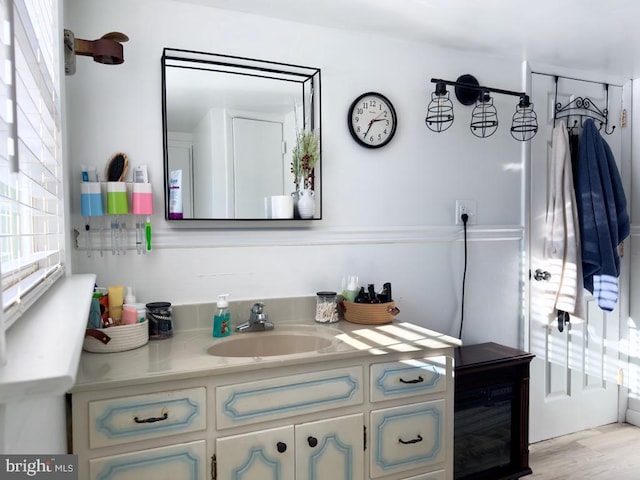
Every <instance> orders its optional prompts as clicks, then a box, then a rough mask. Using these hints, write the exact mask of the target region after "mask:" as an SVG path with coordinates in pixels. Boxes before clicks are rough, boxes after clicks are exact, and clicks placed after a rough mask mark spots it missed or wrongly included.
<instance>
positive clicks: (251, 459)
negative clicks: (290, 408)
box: [216, 425, 295, 480]
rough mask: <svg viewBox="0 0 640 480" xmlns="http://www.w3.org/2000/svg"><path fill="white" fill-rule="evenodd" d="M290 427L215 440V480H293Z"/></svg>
mask: <svg viewBox="0 0 640 480" xmlns="http://www.w3.org/2000/svg"><path fill="white" fill-rule="evenodd" d="M293 432H294V430H293V426H292V425H291V426H286V427H280V428H272V429H269V430H261V431H259V432H250V433H246V434H243V435H233V436H230V437H222V438H218V439H217V440H216V460H217V472H218V475H217V477H216V478H219V479H221V480H223V479H224V480H294V450H295V445H294V437H293V435H294V433H293Z"/></svg>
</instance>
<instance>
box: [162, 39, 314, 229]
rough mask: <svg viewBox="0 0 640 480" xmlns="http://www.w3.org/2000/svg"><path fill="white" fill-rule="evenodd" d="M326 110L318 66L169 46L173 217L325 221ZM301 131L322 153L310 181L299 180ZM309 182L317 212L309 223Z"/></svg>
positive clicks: (166, 107) (167, 155) (165, 65)
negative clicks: (295, 164) (303, 203)
mask: <svg viewBox="0 0 640 480" xmlns="http://www.w3.org/2000/svg"><path fill="white" fill-rule="evenodd" d="M320 106H321V99H320V69H318V68H312V67H304V66H299V65H290V64H285V63H277V62H270V61H264V60H257V59H251V58H244V57H235V56H230V55H221V54H213V53H205V52H196V51H190V50H179V49H172V48H165V49H164V51H163V55H162V115H163V140H164V175H165V218H166V219H168V220H273V219H277V220H299V219H320V218H322V184H321V183H322V180H321V179H322V175H321V172H322V158H321V157H322V151H321V141H320V126H321V108H320ZM301 133H306V134H307V137H306V138H309V137H308V135H311V136H312V137H314V139H315V142H316V144H315V145H316V147H317V148H316V154H317V155H316V157H317V158H316V160H317V162H316V163H315V165H314V166H313V167H312V169H311V171H307V172H305V174H306V175H308V177H309V179H310V181H309V182H301V181H300V178H297V181H296V177H295V176H294V174H293V173H292V170H293V168H292V159H293V155H294V153H295V149H296V146H297V142H298V141H299V139H300V138H301V137H300V135H301ZM300 150H301V146H299V145H298V151H300ZM302 184H304V185H305V186H307V187H310V188H309V189H310V190H312V193H311V199H312V200H313V202H312V207H313V208H312V209H311V213H309V210H308V209H305V210H304V212H305V213H304V214H303V216H302V217H301V216H300V213H299V210H298V208H297V198H298V197H302V196H304V195H307V196H308V193H306V192H302V193H299V192H297V191H296V189H297V188H300V189H301V188H302ZM176 190H177V191H176ZM306 200H307V201H308V199H306Z"/></svg>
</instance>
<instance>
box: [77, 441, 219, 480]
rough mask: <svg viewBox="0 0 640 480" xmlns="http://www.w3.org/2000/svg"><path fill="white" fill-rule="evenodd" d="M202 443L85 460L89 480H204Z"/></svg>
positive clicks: (204, 464) (205, 466)
mask: <svg viewBox="0 0 640 480" xmlns="http://www.w3.org/2000/svg"><path fill="white" fill-rule="evenodd" d="M207 465H208V462H207V448H206V442H205V441H204V440H199V441H197V442H190V443H182V444H177V445H171V446H169V447H160V448H152V449H149V450H140V451H138V452H133V453H124V454H121V455H113V456H110V457H102V458H96V459H93V460H89V480H107V479H108V480H132V479H147V478H149V479H151V478H153V479H166V480H169V479H171V480H173V479H181V480H202V479H203V478H206V477H205V475H206V469H207Z"/></svg>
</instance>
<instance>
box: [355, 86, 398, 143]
mask: <svg viewBox="0 0 640 480" xmlns="http://www.w3.org/2000/svg"><path fill="white" fill-rule="evenodd" d="M347 123H348V125H349V132H350V133H351V136H352V137H353V139H354V140H355V141H356V142H358V143H359V144H360V145H362V146H363V147H367V148H380V147H384V146H385V145H386V144H387V143H389V142H390V141H391V139H392V138H393V136H394V135H395V133H396V127H397V126H398V119H397V117H396V111H395V109H394V108H393V104H392V103H391V102H390V101H389V99H388V98H387V97H385V96H384V95H382V94H380V93H377V92H367V93H363V94H362V95H360V96H359V97H358V98H356V99H355V100H354V101H353V103H352V104H351V106H350V107H349V112H348V116H347Z"/></svg>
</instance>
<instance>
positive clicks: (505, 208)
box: [65, 0, 523, 346]
mask: <svg viewBox="0 0 640 480" xmlns="http://www.w3.org/2000/svg"><path fill="white" fill-rule="evenodd" d="M66 10H67V21H66V25H65V27H66V28H69V29H71V30H73V31H74V32H75V35H76V37H79V38H96V37H99V36H100V35H102V34H104V33H106V32H109V31H114V30H115V31H122V32H124V33H126V34H127V35H128V36H129V37H130V41H129V42H128V43H126V44H125V45H124V55H125V63H124V64H122V65H119V66H105V65H99V64H96V63H94V62H92V61H91V60H90V59H88V58H78V62H77V72H76V74H75V75H74V76H72V77H67V95H68V112H67V115H68V118H69V126H70V129H71V131H70V149H71V150H70V154H71V161H72V169H71V172H70V178H71V179H72V181H73V184H72V186H71V189H72V194H73V198H72V202H73V203H72V206H71V209H72V212H73V214H74V218H73V224H74V225H75V226H76V228H78V229H80V227H81V225H82V222H81V219H80V218H79V214H78V212H79V210H80V207H79V186H78V184H77V183H78V180H79V179H80V165H81V164H87V163H89V164H95V165H97V166H98V171H102V170H103V169H104V166H105V164H106V162H107V160H108V159H109V158H110V157H111V156H112V155H113V153H115V152H117V151H123V152H125V153H127V155H128V156H129V160H130V163H131V165H136V164H140V163H145V164H147V165H148V166H149V169H150V177H151V181H152V183H153V187H154V189H155V194H154V199H155V208H156V212H157V213H156V214H155V215H154V216H153V220H152V224H153V228H154V242H155V245H156V247H157V248H156V249H155V250H154V251H153V252H152V253H151V254H150V255H146V256H138V255H136V254H135V251H130V252H129V253H128V254H127V255H126V256H119V257H113V256H112V255H111V253H110V252H105V256H104V257H101V256H100V255H96V254H94V255H93V256H92V257H91V258H87V255H86V253H85V252H83V251H76V250H73V251H72V252H71V257H72V268H73V270H74V273H80V272H95V273H97V276H98V282H99V283H100V284H102V285H110V284H131V285H134V286H135V287H136V293H137V296H138V298H139V299H140V300H142V301H157V300H167V301H171V302H172V303H174V304H185V303H193V302H209V301H214V300H215V298H216V295H217V294H219V293H222V292H230V293H231V295H232V297H231V298H232V299H241V298H242V299H253V298H262V299H268V298H270V297H288V296H299V295H313V294H315V292H316V291H318V290H325V289H339V288H340V280H341V277H342V276H343V275H345V274H348V273H356V274H358V275H359V277H360V282H361V283H362V284H366V283H376V285H378V286H380V285H381V284H382V283H383V282H387V281H390V282H392V284H393V287H394V293H395V296H396V300H398V302H399V306H400V309H401V311H402V313H401V316H400V318H402V319H406V320H411V321H414V322H417V323H420V324H422V325H425V326H427V327H429V328H434V329H436V330H440V331H442V332H444V333H449V334H454V335H457V332H458V327H459V317H460V308H459V303H460V296H461V295H460V292H461V278H462V268H463V262H462V259H463V244H462V242H461V238H462V233H461V232H462V231H461V228H460V227H455V226H454V205H455V200H456V199H473V200H476V201H477V205H478V215H477V220H478V225H477V226H474V227H473V228H471V229H470V230H471V231H470V236H471V245H470V249H469V269H468V274H467V290H466V294H467V297H466V302H467V303H466V309H465V335H464V337H463V340H464V341H465V342H467V343H476V342H481V341H489V340H491V341H496V342H500V343H503V344H507V345H511V346H518V345H519V328H520V323H521V321H520V315H521V312H520V303H519V299H520V290H521V285H520V281H519V280H520V278H519V275H520V264H521V245H520V241H521V237H522V220H521V185H522V175H523V165H522V161H521V156H520V149H521V145H520V143H519V142H516V141H515V140H513V139H512V138H511V136H510V135H509V128H508V127H509V123H510V121H511V116H512V114H513V111H514V108H515V103H516V101H517V98H515V97H508V96H497V97H496V98H495V104H496V107H497V108H498V111H499V112H500V121H501V122H502V125H501V127H500V128H499V130H498V132H497V133H496V134H495V135H494V136H493V137H490V138H488V139H478V138H476V137H474V136H473V135H472V134H471V132H470V131H469V127H468V122H469V119H470V114H471V108H470V107H464V106H462V105H460V104H459V103H457V102H456V104H455V113H456V115H457V117H456V120H455V122H454V125H453V127H452V128H451V129H450V130H448V131H447V132H445V133H443V134H439V135H438V134H435V133H432V132H430V131H429V130H427V128H426V127H425V124H424V117H425V114H426V107H427V103H428V101H429V98H430V93H431V91H433V88H434V85H433V84H431V83H430V82H429V80H430V78H431V77H440V78H446V79H451V80H455V79H456V78H457V77H458V76H459V75H461V74H464V73H472V74H473V75H475V76H476V78H478V80H479V81H480V82H481V83H482V84H486V85H490V86H493V87H498V88H503V89H511V90H520V85H521V79H520V76H521V73H520V71H521V66H520V64H519V63H516V62H506V61H503V60H500V59H496V58H489V57H482V56H479V55H467V54H462V53H457V52H452V51H448V50H443V49H438V48H433V47H429V46H425V45H423V44H419V43H413V42H407V41H400V40H396V39H393V38H389V37H383V36H380V35H376V34H375V33H371V34H368V35H365V34H356V33H348V32H344V31H340V30H333V29H326V28H320V27H315V26H309V25H301V24H296V23H291V22H285V21H279V20H274V19H266V18H261V17H257V16H252V15H245V14H238V13H232V12H226V11H221V10H215V9H210V8H207V7H203V6H198V5H192V4H187V3H181V2H176V1H171V0H136V1H133V2H132V1H130V0H111V1H109V2H103V1H99V0H68V1H67V6H66ZM163 47H173V48H184V49H193V50H204V51H210V52H214V53H222V54H230V55H239V56H246V57H253V58H259V59H267V60H274V61H279V62H285V63H293V64H302V65H309V66H314V67H320V68H321V69H322V148H323V167H322V171H323V178H322V185H323V190H322V195H323V220H322V221H317V222H313V223H312V224H311V226H309V227H305V228H297V229H296V228H288V229H279V230H278V229H273V228H265V227H264V226H260V227H259V228H257V229H255V228H251V227H252V226H251V225H250V224H247V223H246V222H245V223H241V224H240V226H241V227H242V228H241V229H240V230H226V229H220V228H217V229H216V230H205V231H202V230H199V231H196V230H188V229H183V228H178V227H177V226H175V225H174V224H171V223H169V222H166V221H165V220H164V216H163V212H162V206H163V196H162V189H163V180H162V175H163V154H162V111H161V83H160V57H161V54H162V49H163ZM370 90H375V91H379V92H381V93H383V94H384V95H386V96H387V97H389V98H390V99H391V101H392V102H393V103H394V105H395V108H396V110H397V113H398V117H399V120H398V125H399V126H398V131H397V134H396V136H395V138H394V139H393V141H392V142H391V143H390V144H389V145H388V146H386V147H384V148H382V149H378V150H370V149H364V148H361V147H359V146H358V145H356V144H355V142H354V141H353V140H352V139H351V137H350V135H349V133H348V130H347V124H346V114H347V108H348V106H349V105H350V103H351V102H352V101H353V99H354V98H356V97H357V96H358V95H360V94H361V93H363V92H366V91H370ZM130 223H131V222H130ZM208 225H209V226H212V224H208ZM213 226H215V224H213ZM225 226H227V224H225ZM267 305H268V300H267ZM274 320H276V321H277V319H274Z"/></svg>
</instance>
